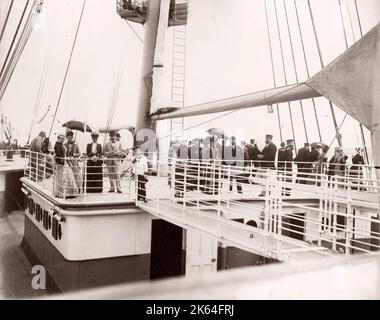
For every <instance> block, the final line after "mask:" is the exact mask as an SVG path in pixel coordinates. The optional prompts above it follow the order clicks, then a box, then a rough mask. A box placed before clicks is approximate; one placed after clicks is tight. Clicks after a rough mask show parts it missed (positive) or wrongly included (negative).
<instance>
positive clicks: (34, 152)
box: [30, 131, 46, 181]
mask: <svg viewBox="0 0 380 320" xmlns="http://www.w3.org/2000/svg"><path fill="white" fill-rule="evenodd" d="M45 139H46V132H45V131H41V132H40V133H39V135H38V136H37V137H35V138H34V139H33V140H32V142H31V143H30V151H31V157H30V167H31V174H32V179H33V180H35V181H36V180H37V176H38V175H37V168H38V166H39V165H40V162H41V161H42V159H43V156H42V153H43V152H42V148H43V145H44V140H45Z"/></svg>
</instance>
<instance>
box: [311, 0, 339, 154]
mask: <svg viewBox="0 0 380 320" xmlns="http://www.w3.org/2000/svg"><path fill="white" fill-rule="evenodd" d="M307 4H308V7H309V13H310V18H311V24H312V26H313V33H314V38H315V42H316V45H317V50H318V56H319V62H320V64H321V67H322V69H323V68H324V67H325V64H324V61H323V56H322V50H321V46H320V43H319V39H318V34H317V29H316V25H315V20H314V14H313V10H312V8H311V3H310V0H307ZM329 105H330V111H331V116H332V119H333V123H334V127H335V132H336V136H337V138H338V143H339V146H340V147H341V146H342V139H341V138H340V137H339V127H338V123H337V120H336V115H335V111H334V106H333V104H332V102H331V101H329Z"/></svg>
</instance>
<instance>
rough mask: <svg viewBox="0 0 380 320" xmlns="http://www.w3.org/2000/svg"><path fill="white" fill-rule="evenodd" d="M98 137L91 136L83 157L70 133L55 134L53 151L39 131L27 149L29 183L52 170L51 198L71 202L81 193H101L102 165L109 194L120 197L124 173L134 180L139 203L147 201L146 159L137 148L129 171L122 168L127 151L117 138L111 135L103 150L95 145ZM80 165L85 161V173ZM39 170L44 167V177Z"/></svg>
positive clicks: (114, 133)
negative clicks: (54, 172) (106, 177)
mask: <svg viewBox="0 0 380 320" xmlns="http://www.w3.org/2000/svg"><path fill="white" fill-rule="evenodd" d="M99 136H100V135H99V133H98V132H96V131H93V132H92V133H91V140H92V141H91V142H90V143H88V144H87V146H86V153H85V154H82V153H81V151H80V148H79V146H78V144H77V143H76V142H75V136H74V132H73V131H71V130H68V131H67V132H66V133H64V134H58V136H57V141H56V142H55V144H54V147H53V148H52V147H51V144H50V142H49V139H48V138H47V137H46V133H45V132H44V131H41V132H40V134H39V135H38V137H36V138H35V139H33V141H32V143H31V146H30V151H31V158H30V159H31V160H30V167H31V171H32V172H31V174H32V179H33V180H35V181H37V180H41V179H43V178H46V172H49V170H51V173H52V172H53V168H54V166H55V168H56V177H55V183H54V194H55V196H56V197H60V198H66V199H67V198H72V197H75V196H76V195H78V194H80V193H81V192H82V191H83V190H85V192H86V193H102V192H103V176H104V173H103V164H105V167H106V168H107V171H108V174H107V176H108V179H109V184H110V189H109V191H108V192H109V193H122V186H121V177H122V176H123V175H124V174H125V172H124V171H123V169H127V170H130V171H131V173H133V174H134V176H135V177H136V181H137V185H138V200H139V201H146V191H145V184H146V182H147V179H146V178H145V173H146V172H147V171H148V163H147V158H146V157H145V156H144V155H143V154H142V152H141V151H140V149H138V148H137V149H135V152H134V156H133V158H132V161H131V167H130V168H124V167H123V166H122V162H123V160H124V159H125V158H126V157H127V156H128V154H129V150H125V149H123V148H122V146H121V142H120V139H121V136H120V134H119V133H117V132H115V131H110V133H109V140H108V141H107V142H106V143H105V145H104V146H102V144H100V143H99V142H98V140H99ZM44 155H45V156H44ZM81 161H85V164H86V165H85V166H84V167H85V168H86V170H85V173H84V172H83V166H81V165H80V162H81ZM41 166H43V167H44V168H43V172H45V175H44V176H42V175H41V174H39V173H40V172H41V169H40V167H41ZM47 169H48V170H47ZM48 177H49V176H48Z"/></svg>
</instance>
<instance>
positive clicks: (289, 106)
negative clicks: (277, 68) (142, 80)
mask: <svg viewBox="0 0 380 320" xmlns="http://www.w3.org/2000/svg"><path fill="white" fill-rule="evenodd" d="M273 2H274V10H275V14H276V23H277V34H278V40H279V42H280V50H281V61H282V69H283V72H284V78H285V84H286V85H287V84H288V79H287V76H286V68H285V57H284V48H283V46H282V37H281V30H280V22H279V19H278V11H277V4H276V0H273ZM288 109H289V115H290V124H291V127H292V134H293V140H294V149H295V152H296V154H297V143H296V136H295V133H294V123H293V114H292V109H291V104H290V102H288Z"/></svg>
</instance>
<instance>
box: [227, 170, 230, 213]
mask: <svg viewBox="0 0 380 320" xmlns="http://www.w3.org/2000/svg"><path fill="white" fill-rule="evenodd" d="M227 179H228V190H230V183H231V181H230V179H231V165H228V169H227ZM227 195H228V196H227V212H228V213H229V215H230V192H228V193H227Z"/></svg>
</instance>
